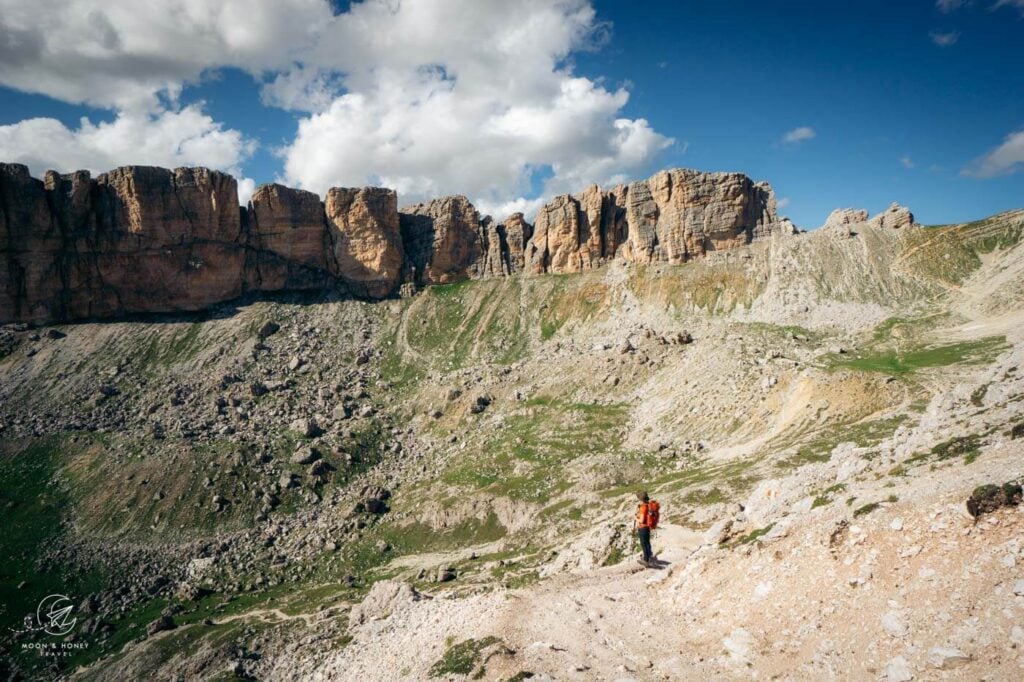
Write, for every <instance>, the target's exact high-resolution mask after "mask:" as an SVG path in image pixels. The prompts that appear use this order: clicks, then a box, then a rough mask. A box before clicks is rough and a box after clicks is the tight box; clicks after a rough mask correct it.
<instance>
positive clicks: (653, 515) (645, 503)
mask: <svg viewBox="0 0 1024 682" xmlns="http://www.w3.org/2000/svg"><path fill="white" fill-rule="evenodd" d="M636 497H637V499H638V500H639V501H640V504H638V505H637V507H636V516H635V517H634V519H633V532H635V533H636V536H637V538H638V539H639V540H640V549H641V550H642V551H643V557H642V558H641V559H640V564H641V565H643V566H646V567H648V568H651V567H653V566H654V564H653V563H652V561H653V559H654V552H653V551H652V550H651V531H653V530H654V529H655V528H657V527H658V519H659V516H660V514H661V506H660V505H659V504H658V501H657V500H652V499H651V498H650V497H648V495H647V491H642V492H639V493H637V494H636Z"/></svg>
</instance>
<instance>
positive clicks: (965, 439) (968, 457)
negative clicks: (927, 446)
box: [931, 434, 981, 464]
mask: <svg viewBox="0 0 1024 682" xmlns="http://www.w3.org/2000/svg"><path fill="white" fill-rule="evenodd" d="M980 452H981V436H979V435H977V434H972V435H969V436H956V437H954V438H950V439H949V440H945V441H942V442H941V443H939V444H938V445H936V446H934V447H933V448H932V449H931V454H932V455H933V456H935V457H937V458H938V459H940V460H945V459H953V458H955V457H963V458H964V462H965V463H966V464H970V463H971V462H973V461H974V460H975V459H976V458H977V457H978V454H979V453H980Z"/></svg>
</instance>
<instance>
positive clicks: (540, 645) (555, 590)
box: [495, 525, 700, 679]
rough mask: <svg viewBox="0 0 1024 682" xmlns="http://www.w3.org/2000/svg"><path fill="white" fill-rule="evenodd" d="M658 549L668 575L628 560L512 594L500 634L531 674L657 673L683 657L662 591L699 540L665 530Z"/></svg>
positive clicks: (692, 535) (669, 528) (693, 535)
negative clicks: (658, 666)
mask: <svg viewBox="0 0 1024 682" xmlns="http://www.w3.org/2000/svg"><path fill="white" fill-rule="evenodd" d="M652 544H653V547H654V550H655V552H656V553H657V555H658V558H659V559H660V560H662V561H663V562H665V566H664V568H661V569H644V568H642V567H641V566H639V565H638V564H637V563H636V561H634V559H633V557H630V558H628V559H626V560H625V561H624V562H623V563H621V564H619V565H617V566H612V567H609V568H601V569H597V570H594V571H589V572H585V573H569V574H563V575H560V576H556V577H555V578H552V579H551V580H548V581H546V582H544V583H543V584H542V585H541V586H540V587H538V588H536V589H533V590H530V591H525V592H517V593H513V594H512V595H511V597H512V601H513V604H512V605H511V607H510V608H509V609H507V610H506V613H505V614H504V616H503V618H502V620H501V621H500V623H499V624H498V625H497V627H496V628H495V631H496V632H497V633H498V635H499V636H501V637H502V638H503V639H504V640H505V641H506V642H508V643H510V645H512V646H513V647H514V648H516V649H517V651H520V652H522V655H523V664H524V666H525V668H526V669H527V670H546V671H560V673H561V674H564V679H593V672H592V671H594V670H605V671H607V670H620V672H636V671H640V670H646V669H649V668H651V667H652V665H653V664H652V662H651V661H652V659H657V660H661V661H666V660H670V659H671V658H672V657H673V655H674V654H675V653H676V651H677V650H678V644H677V643H676V642H675V641H674V640H675V636H674V634H673V633H675V632H676V631H677V629H678V622H677V619H678V617H677V615H676V614H674V613H673V609H671V608H666V606H667V605H666V603H665V601H664V600H662V599H661V598H660V597H659V596H658V592H659V591H661V590H663V589H664V587H665V586H666V585H667V583H668V582H669V579H670V578H671V577H672V576H673V575H675V574H676V572H677V571H679V570H680V569H682V568H683V567H685V565H686V561H687V558H688V557H689V556H690V554H691V553H692V552H693V551H694V550H695V549H696V548H697V547H698V546H699V545H700V535H699V534H698V533H695V532H694V531H691V530H689V529H686V528H683V527H682V526H674V525H666V526H664V527H662V528H661V529H659V530H658V531H656V532H655V536H654V540H653V542H652ZM560 679H563V678H562V677H561V676H560Z"/></svg>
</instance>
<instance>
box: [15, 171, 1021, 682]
mask: <svg viewBox="0 0 1024 682" xmlns="http://www.w3.org/2000/svg"><path fill="white" fill-rule="evenodd" d="M712 177H713V176H712ZM725 177H726V179H725V180H722V181H721V182H719V183H718V184H717V185H716V186H717V187H719V188H720V189H721V191H722V192H723V193H724V194H723V195H722V196H728V197H731V198H732V200H733V201H734V202H735V206H737V207H740V208H739V209H737V210H738V213H737V215H740V216H742V217H741V218H739V219H737V222H729V221H728V220H725V219H724V218H722V214H721V213H720V212H718V213H715V217H714V218H708V219H707V220H705V221H703V222H702V219H697V218H695V217H694V216H693V215H692V211H690V210H688V209H686V208H685V206H688V205H689V204H687V203H686V202H687V201H690V200H689V199H683V198H680V197H685V196H688V195H686V194H677V193H676V191H675V189H672V188H678V187H687V188H689V189H688V190H687V191H694V192H696V191H698V189H694V188H699V187H701V182H707V181H706V180H698V179H694V177H692V176H690V175H689V172H684V171H679V172H675V171H674V172H669V173H665V174H659V175H657V176H655V178H652V179H651V180H650V181H647V182H646V183H641V184H642V185H643V186H642V187H640V186H638V185H637V184H636V183H634V185H630V186H629V187H628V188H627V190H628V191H627V190H622V189H616V190H611V191H610V192H601V191H600V190H587V191H585V192H583V193H582V194H580V195H579V196H577V197H567V198H559V199H556V200H555V201H553V202H552V204H551V205H549V206H548V207H545V209H544V210H543V211H542V213H541V214H540V215H539V216H538V219H537V221H536V225H534V226H532V227H531V226H528V225H525V223H523V222H522V221H521V219H514V220H513V219H510V220H506V221H505V222H503V223H501V224H495V223H494V221H490V220H485V219H482V218H479V217H476V216H475V212H474V211H473V210H472V208H471V206H469V205H468V202H466V201H465V200H464V198H460V197H454V198H448V199H444V200H438V201H435V202H431V203H429V204H425V205H421V206H416V207H411V208H409V209H403V210H402V211H397V208H396V209H395V214H394V216H395V217H394V220H392V219H391V218H390V217H388V218H386V219H384V218H382V219H381V223H380V224H381V227H380V229H379V230H371V231H370V232H369V233H365V235H364V236H367V238H372V239H378V240H379V239H383V240H384V242H387V241H388V238H385V237H382V235H385V236H386V235H392V237H391V238H390V239H391V243H394V244H401V248H402V253H403V256H402V260H401V261H400V262H399V261H390V262H389V261H387V259H384V260H378V259H377V256H379V255H380V253H382V251H381V250H374V249H367V248H365V247H366V245H367V244H368V243H369V242H367V241H366V240H365V239H363V238H359V239H351V238H349V237H346V239H348V241H345V240H341V239H339V240H337V241H332V240H331V239H327V241H326V242H325V247H324V248H325V249H326V250H325V251H318V250H317V249H316V248H314V247H311V246H310V245H311V244H314V242H315V241H316V239H317V238H318V237H316V235H317V234H321V235H322V234H323V233H319V232H318V230H319V228H318V227H316V226H317V225H318V222H317V221H318V220H319V218H318V217H317V216H318V215H319V213H318V211H319V210H321V209H320V204H319V200H318V199H317V198H316V197H313V196H303V195H300V194H298V193H295V195H294V196H291V195H288V193H289V192H294V191H293V190H287V189H286V188H276V187H270V188H263V189H261V190H257V194H256V195H254V201H253V208H252V209H251V210H249V214H250V215H251V216H254V217H252V218H251V219H252V220H254V221H256V222H258V223H259V225H260V228H259V230H258V233H259V234H263V235H264V236H261V237H260V239H262V240H263V241H262V242H261V244H262V245H261V246H259V247H250V246H246V247H245V248H246V249H250V250H251V251H253V252H256V253H263V251H264V250H266V251H271V250H272V251H275V252H283V251H285V250H286V249H291V250H290V251H288V253H287V254H286V255H285V256H282V258H283V259H284V260H285V261H287V263H289V265H288V266H287V267H286V268H285V269H284V270H280V271H277V272H279V273H285V274H284V276H285V277H286V279H285V280H278V281H279V282H281V281H286V280H287V278H289V277H298V276H299V275H298V274H296V273H299V272H300V271H299V270H297V269H296V266H294V265H291V264H293V263H299V262H301V263H305V264H306V265H305V266H303V267H306V266H308V269H306V270H302V271H301V272H304V273H312V272H322V271H324V268H326V269H327V271H328V273H330V268H331V267H335V266H331V265H327V266H324V265H322V262H321V261H319V260H317V259H319V258H320V257H321V255H322V254H323V253H327V252H329V253H333V254H335V256H334V260H333V261H331V262H334V263H341V262H342V261H343V260H344V259H349V260H347V261H346V262H349V263H360V264H363V266H365V267H366V269H365V270H363V271H362V272H363V273H364V274H365V273H371V274H372V273H382V272H385V271H386V272H388V273H390V272H392V271H393V270H394V266H395V263H399V265H400V268H401V271H402V272H401V274H400V275H398V276H397V278H396V279H395V280H394V281H393V282H392V285H393V286H395V287H396V289H397V288H400V287H401V286H402V284H403V283H405V284H409V285H411V286H408V287H406V288H405V290H404V291H403V293H404V294H405V295H403V296H401V297H389V298H385V299H383V300H371V299H374V294H373V293H372V292H371V291H370V290H369V288H367V289H366V290H364V291H363V292H362V293H360V294H359V295H360V296H364V295H365V296H366V297H367V300H360V299H359V298H353V291H352V290H351V289H344V288H336V287H331V288H330V289H329V290H328V289H325V288H323V287H321V286H320V285H315V284H313V282H314V279H315V278H314V279H310V280H304V281H308V282H310V285H309V286H308V287H305V286H303V287H292V286H291V285H288V286H285V285H281V286H276V285H275V286H274V287H268V288H267V289H264V290H259V291H257V290H253V289H249V288H246V287H242V289H241V291H239V294H242V297H241V298H237V299H235V300H232V301H230V302H225V303H219V304H212V305H211V304H207V306H206V308H205V310H203V311H202V312H199V313H194V314H188V315H183V314H180V313H179V314H177V316H169V315H167V314H163V315H156V316H154V315H148V316H139V317H135V318H131V319H115V320H106V321H89V322H79V323H75V324H70V323H67V324H57V325H53V326H33V327H30V326H27V325H24V324H11V325H8V326H6V327H4V328H3V329H2V331H0V477H2V480H3V486H2V488H0V495H2V499H0V504H3V505H4V509H5V520H6V521H7V524H6V525H7V530H8V532H6V533H5V534H4V535H3V536H2V537H0V557H4V558H3V559H0V561H2V562H3V564H2V566H0V589H2V592H3V598H2V602H3V604H4V610H3V611H2V612H0V617H2V620H3V623H2V626H3V629H4V632H5V637H4V641H3V646H4V647H5V651H7V652H9V653H10V654H11V655H10V656H4V658H3V661H4V663H3V664H2V665H3V666H4V668H3V670H4V672H5V674H6V675H9V676H13V677H18V676H20V677H25V678H34V677H43V678H47V677H49V678H59V677H70V678H77V679H95V680H106V679H138V678H142V677H155V678H156V679H178V678H185V679H251V678H254V679H296V680H298V679H303V680H305V679H325V680H326V679H352V680H366V679H380V680H392V679H427V678H431V677H435V678H439V679H465V678H467V677H477V678H483V679H496V680H505V679H525V678H526V677H527V676H529V675H533V677H534V679H581V680H582V679H645V680H646V679H694V678H696V679H707V678H715V679H717V678H725V679H730V678H744V679H746V678H749V677H751V676H754V675H756V676H758V677H761V676H766V677H781V678H787V679H821V678H827V677H842V678H852V679H878V678H883V679H891V680H909V679H943V678H949V679H992V680H1002V679H1017V678H1019V677H1020V675H1021V671H1022V669H1024V654H1022V653H1021V646H1022V645H1024V630H1022V628H1024V573H1022V572H1021V566H1022V565H1024V544H1022V540H1021V538H1022V537H1024V535H1022V530H1024V513H1022V511H1021V507H1020V506H1018V504H1017V503H1018V502H1019V499H1018V496H1017V495H1016V494H1015V493H1014V489H1013V488H1012V486H1011V488H1008V489H1007V491H1008V492H1006V493H1004V492H1003V489H1002V488H993V489H983V490H981V491H980V492H979V493H978V495H977V496H976V498H975V502H972V504H971V505H970V509H969V508H968V505H967V504H966V503H967V501H968V498H970V497H971V495H972V493H973V492H974V491H975V489H976V488H979V486H984V485H986V484H994V485H997V486H1002V484H1004V483H1007V482H1013V481H1018V482H1019V481H1020V479H1021V477H1022V476H1024V464H1022V463H1024V458H1022V455H1024V425H1022V424H1024V407H1022V406H1024V402H1022V401H1024V375H1021V372H1020V369H1019V367H1020V365H1021V360H1022V358H1024V335H1022V331H1021V330H1024V250H1022V247H1021V245H1020V240H1021V236H1022V233H1024V212H1017V213H1009V214H1003V215H1000V216H994V217H992V218H990V219H988V220H985V221H981V222H979V223H972V224H969V225H956V226H944V227H922V226H919V225H916V224H914V222H913V218H912V216H910V215H909V212H907V211H906V210H905V209H900V208H898V207H895V208H893V209H890V210H889V211H886V212H884V213H882V214H881V215H880V216H877V217H875V218H874V219H868V217H867V216H866V214H863V213H861V212H857V211H852V210H846V211H840V212H837V213H835V214H833V216H831V217H830V218H829V220H828V222H827V223H826V225H825V226H823V227H822V228H821V229H818V230H814V231H812V232H808V233H803V234H796V233H794V231H793V230H792V229H790V228H789V227H783V226H784V223H783V222H782V221H781V220H778V219H774V218H772V219H768V218H763V217H761V216H760V215H755V214H754V213H750V211H752V210H754V209H752V208H751V206H753V204H750V203H749V202H748V200H747V199H744V198H743V197H747V196H758V194H759V193H761V192H764V191H766V190H765V189H764V188H763V187H761V186H758V185H755V184H753V183H750V182H749V181H747V180H745V179H742V178H741V177H738V176H725ZM688 183H689V184H688ZM360 192H362V194H360ZM617 192H618V193H619V194H616V193H617ZM644 192H646V194H644ZM622 193H625V194H624V195H629V196H631V197H633V198H632V199H628V200H626V203H625V205H626V206H632V207H634V208H635V212H634V213H631V212H630V211H631V210H634V209H629V208H627V209H626V210H625V212H624V213H620V212H619V210H618V209H617V208H616V207H619V206H623V205H624V204H623V203H622V200H621V199H620V198H616V197H619V196H620V195H621V194H622ZM624 195H623V196H624ZM90 196H92V195H90ZM257 196H259V197H261V198H260V199H259V200H257V198H256V197H257ZM331 197H332V195H330V194H329V195H328V197H327V201H326V202H325V204H323V205H324V206H325V207H327V208H324V209H323V210H324V215H325V216H328V217H329V216H330V215H332V214H333V215H334V216H335V217H336V222H335V223H334V224H337V225H347V227H345V228H339V234H342V235H351V234H353V233H352V232H351V230H356V229H359V230H363V228H364V227H365V225H366V220H365V216H370V215H378V213H377V211H378V208H377V207H379V206H381V205H383V204H388V202H393V195H392V197H390V198H389V197H388V196H387V195H386V194H373V193H368V191H367V190H360V191H353V194H351V195H344V196H342V193H338V194H336V195H334V198H333V199H332V198H331ZM642 197H646V198H642ZM641 198H642V200H641ZM314 200H316V201H314ZM264 202H266V203H264ZM360 202H361V203H360ZM645 202H650V203H647V204H645ZM697 203H699V202H697ZM643 205H647V206H648V209H644V208H642V206H643ZM717 205H718V206H719V208H716V209H715V211H720V210H721V208H720V207H721V206H723V205H724V204H723V203H721V202H719V203H718V204H717ZM259 206H262V207H263V208H260V209H259V210H257V207H259ZM651 206H654V207H656V209H657V212H658V214H659V215H664V216H668V217H666V218H665V219H664V220H654V221H653V222H652V223H650V225H649V227H650V230H648V231H647V232H645V230H646V228H643V227H642V225H644V223H642V222H639V218H637V217H636V216H643V215H651V211H652V210H654V209H653V208H650V207H651ZM303 207H304V208H303ZM673 207H675V208H673ZM757 210H758V211H760V210H764V211H769V212H770V213H774V208H773V207H771V202H770V201H767V200H766V201H765V203H764V205H763V208H761V209H757ZM390 211H391V209H390V208H387V210H386V211H384V213H388V212H390ZM673 211H675V214H673ZM356 215H362V216H364V217H362V218H355V217H353V216H356ZM388 215H390V213H388ZM672 215H675V216H676V217H671V216H672ZM623 216H625V217H623ZM470 218H472V220H475V221H477V222H476V224H475V225H473V224H472V220H470ZM247 220H248V219H247ZM325 220H326V218H325ZM346 220H347V221H348V223H345V221H346ZM282 221H283V222H282ZM619 221H624V222H619ZM239 224H241V223H239ZM247 224H250V225H251V224H253V223H247ZM767 224H771V225H775V226H776V228H773V229H772V230H769V231H767V232H765V233H761V232H759V231H758V230H756V229H755V228H754V226H755V225H767ZM274 225H278V226H280V225H308V226H309V228H308V230H306V228H303V227H295V228H293V227H289V228H288V229H296V230H299V231H303V230H305V232H303V233H306V232H308V234H310V235H311V237H310V240H306V241H304V240H300V239H296V240H287V239H281V240H279V241H278V242H276V243H275V242H274V238H273V237H271V236H268V235H270V234H271V232H272V231H273V230H271V228H270V227H265V226H274ZM702 225H720V226H721V229H718V230H712V231H710V232H707V233H704V234H703V236H694V235H696V234H699V233H700V230H701V229H703V227H700V226H702ZM747 227H749V228H750V233H749V234H748V235H747V236H743V235H742V234H739V233H740V232H742V231H743V229H746V228H747ZM499 228H500V231H499ZM265 229H266V232H264V230H265ZM275 229H276V228H275ZM758 229H759V228H758ZM487 230H494V234H499V233H500V234H501V235H502V236H501V237H500V238H499V239H498V240H497V241H495V240H494V239H493V238H488V239H484V238H482V237H481V236H480V235H482V234H488V232H487ZM651 231H653V235H654V236H653V237H651V234H652V232H651ZM249 234H250V235H251V234H252V232H250V233H249ZM470 234H475V235H477V241H471V243H470V244H469V246H467V242H466V239H469V237H468V236H467V235H470ZM644 234H647V235H648V236H647V237H644V236H643V235H644ZM738 234H739V236H738ZM394 235H398V237H397V241H395V237H394ZM538 235H541V236H538ZM427 237H429V239H428V238H427ZM644 239H648V241H646V242H645V241H643V240H644ZM716 240H718V241H716ZM508 244H515V245H517V246H516V248H515V249H510V248H506V247H507V245H508ZM644 244H647V246H644ZM495 245H496V246H495ZM651 245H656V247H651ZM328 247H329V249H328ZM648 247H651V248H648ZM396 248H397V247H396ZM520 249H521V250H520ZM386 250H387V248H384V249H383V251H386ZM371 253H372V254H373V255H370V254H371ZM337 254H343V255H344V258H342V256H339V255H337ZM696 255H701V256H702V257H700V258H694V257H693V256H696ZM19 257H20V256H19ZM248 257H249V256H247V258H248ZM385 263H389V264H387V265H385ZM538 263H541V264H543V266H542V267H541V268H540V269H537V264H538ZM367 264H369V265H367ZM360 267H362V266H360ZM272 271H273V268H270V269H267V270H261V272H264V273H270V272H272ZM534 273H544V274H534ZM267 276H268V277H269V275H267ZM275 276H277V275H275ZM332 276H334V277H336V275H332ZM346 277H348V280H347V281H352V282H354V281H357V280H356V279H355V278H354V277H353V276H351V275H346ZM268 281H269V280H268ZM291 281H297V280H291ZM362 281H363V283H364V285H365V286H367V287H369V286H370V285H371V284H373V285H376V283H379V282H381V281H384V282H390V281H391V280H387V279H385V280H381V279H379V278H377V277H376V276H373V277H370V276H369V275H368V276H367V278H366V279H363V280H362ZM381 286H382V287H383V285H381ZM293 288H302V289H305V293H302V292H299V293H296V292H294V291H291V292H289V291H287V290H288V289H293ZM416 289H420V290H419V291H417V292H416V293H413V291H414V290H416ZM382 290H383V289H381V291H382ZM245 291H248V292H249V293H248V294H244V292H245ZM65 310H70V308H67V309H65ZM641 487H643V488H646V489H648V490H649V491H651V493H652V494H653V495H654V496H655V497H657V498H658V499H659V500H660V501H661V502H662V505H663V509H664V514H665V527H664V528H663V529H662V530H660V531H659V532H658V533H657V534H656V536H655V542H654V544H655V548H656V550H658V551H659V552H660V554H661V557H662V558H663V559H664V560H666V562H668V563H667V565H666V567H665V568H663V569H662V570H647V571H644V570H640V567H639V566H638V565H636V564H635V562H634V561H633V559H632V555H633V552H634V551H635V549H634V548H633V547H632V543H631V538H630V535H629V532H628V524H629V522H630V520H631V509H632V506H633V503H634V498H633V493H634V492H635V491H636V490H637V489H639V488H641ZM53 592H61V593H64V594H68V595H69V596H73V597H74V600H75V602H76V604H77V606H76V614H77V615H78V618H79V625H78V627H77V629H76V630H75V633H74V634H73V635H71V639H70V640H69V641H73V642H78V643H80V644H81V645H83V648H78V649H75V650H73V651H72V653H71V655H70V656H68V657H66V658H63V659H60V660H57V661H53V660H51V659H47V658H44V657H41V656H39V655H38V654H37V652H36V651H34V650H31V649H24V648H23V647H22V645H23V644H25V643H26V642H31V641H35V640H36V639H37V638H39V637H40V635H38V634H37V633H12V634H11V635H10V636H7V635H6V632H8V631H9V630H11V629H18V625H19V624H20V623H21V622H22V619H23V617H24V616H25V615H26V614H30V613H33V612H34V610H35V607H36V604H37V603H38V601H39V599H40V598H41V597H42V596H44V595H46V594H50V593H53ZM85 645H87V646H85Z"/></svg>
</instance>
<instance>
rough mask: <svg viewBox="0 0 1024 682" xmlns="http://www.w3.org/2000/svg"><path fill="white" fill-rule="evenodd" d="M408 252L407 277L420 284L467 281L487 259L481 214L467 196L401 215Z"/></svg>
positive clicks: (420, 206) (421, 206)
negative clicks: (478, 265)
mask: <svg viewBox="0 0 1024 682" xmlns="http://www.w3.org/2000/svg"><path fill="white" fill-rule="evenodd" d="M399 217H400V221H401V226H402V240H403V242H404V243H405V248H406V251H407V252H408V260H409V262H408V278H409V281H412V282H414V283H415V284H417V285H425V284H448V283H451V282H457V281H459V280H463V279H466V278H467V277H469V276H470V274H471V273H472V272H473V271H474V270H475V269H476V265H477V261H478V260H480V259H481V258H482V257H486V249H484V248H482V245H481V235H480V229H481V222H480V214H479V213H477V211H476V209H475V208H474V207H473V204H471V203H470V202H469V199H467V198H466V197H464V196H451V197H444V198H442V199H434V200H433V201H431V202H429V203H426V204H416V205H415V206H409V207H407V208H403V209H402V210H401V212H400V214H399Z"/></svg>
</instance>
